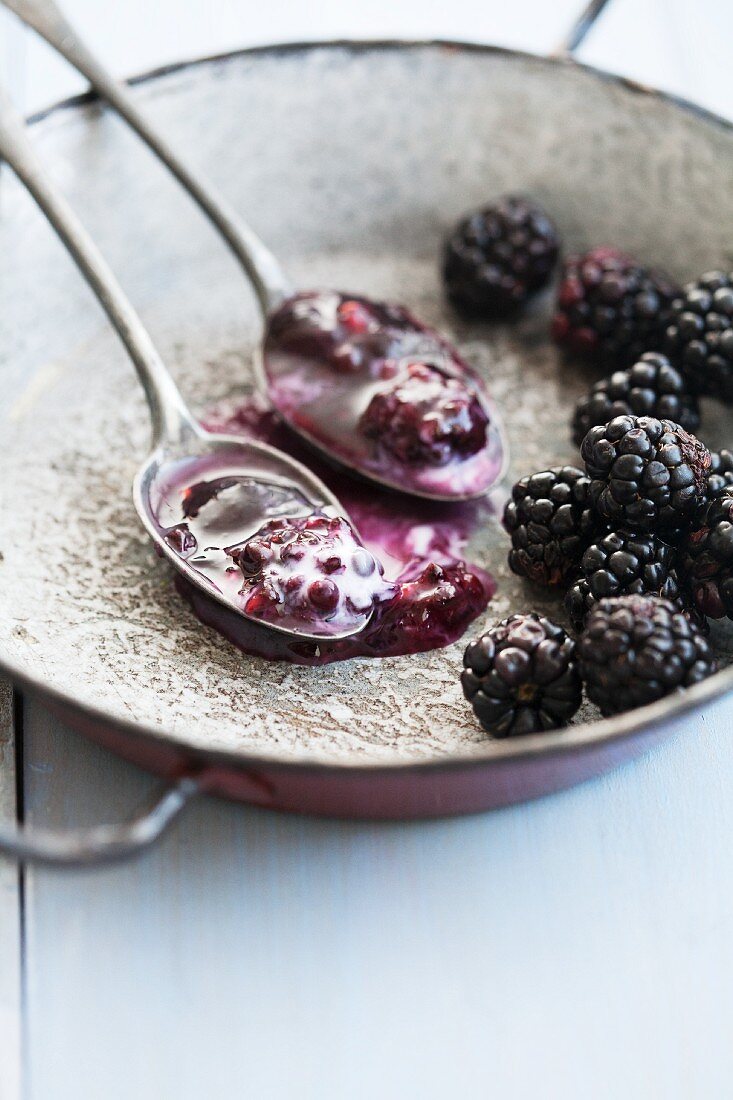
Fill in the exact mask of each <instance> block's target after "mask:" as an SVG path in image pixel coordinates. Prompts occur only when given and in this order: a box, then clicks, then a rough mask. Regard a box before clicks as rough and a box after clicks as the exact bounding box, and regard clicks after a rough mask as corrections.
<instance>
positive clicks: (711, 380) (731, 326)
mask: <svg viewBox="0 0 733 1100" xmlns="http://www.w3.org/2000/svg"><path fill="white" fill-rule="evenodd" d="M663 346H664V348H665V350H666V351H668V352H669V355H670V358H672V359H673V361H674V363H675V365H676V366H678V367H679V369H680V370H681V371H682V373H683V374H684V375H685V378H686V379H687V382H688V385H689V387H690V389H691V390H692V391H693V393H700V394H707V395H708V396H709V397H717V398H718V399H719V400H720V401H724V402H725V403H726V404H728V405H732V404H733V272H731V273H730V274H726V273H725V272H723V271H710V272H708V274H707V275H703V276H702V278H701V279H698V280H697V281H696V282H693V283H688V284H687V286H686V287H685V288H684V291H682V292H681V294H680V295H679V296H678V297H677V298H675V300H674V302H673V303H672V309H671V313H670V317H669V322H668V326H667V329H666V334H665V341H664V345H663Z"/></svg>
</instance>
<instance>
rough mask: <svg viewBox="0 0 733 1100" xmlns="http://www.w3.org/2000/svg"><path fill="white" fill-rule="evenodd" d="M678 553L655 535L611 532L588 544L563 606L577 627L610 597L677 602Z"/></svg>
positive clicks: (678, 585) (678, 590) (678, 583)
mask: <svg viewBox="0 0 733 1100" xmlns="http://www.w3.org/2000/svg"><path fill="white" fill-rule="evenodd" d="M676 558H677V552H676V550H675V549H674V547H672V546H670V545H669V543H666V542H663V541H662V539H660V538H658V537H657V535H652V534H641V533H638V532H633V531H611V532H610V533H609V534H607V535H606V536H605V538H602V539H601V540H600V541H599V542H596V543H594V544H593V545H592V546H589V547H588V549H587V550H586V552H585V554H584V555H583V559H582V561H581V564H580V576H579V577H578V579H577V580H576V582H575V584H574V585H573V586H572V587H571V588H570V590H569V591H568V594H567V597H566V600H565V606H566V607H567V610H568V614H569V615H570V618H571V620H572V623H573V625H574V626H575V627H576V628H577V629H580V628H581V627H582V626H583V623H584V622H585V620H586V618H587V617H588V615H589V613H590V612H591V611H592V610H593V608H594V607H595V606H596V605H597V604H598V602H599V601H600V600H602V599H606V598H608V597H611V596H628V595H652V596H664V597H666V598H667V599H669V600H672V601H677V600H678V599H679V598H680V592H681V586H680V582H679V580H678V578H677V573H676V570H675V564H676Z"/></svg>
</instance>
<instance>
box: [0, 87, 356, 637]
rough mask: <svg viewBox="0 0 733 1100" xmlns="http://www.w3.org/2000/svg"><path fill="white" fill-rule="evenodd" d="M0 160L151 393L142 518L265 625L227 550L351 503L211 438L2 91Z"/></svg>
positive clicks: (258, 455) (302, 625) (274, 457)
mask: <svg viewBox="0 0 733 1100" xmlns="http://www.w3.org/2000/svg"><path fill="white" fill-rule="evenodd" d="M0 158H3V159H4V160H6V161H7V163H8V164H9V165H10V167H11V168H12V169H13V171H14V172H15V174H16V175H17V177H18V178H19V180H20V181H21V182H22V183H23V184H24V186H25V187H26V188H27V190H28V191H29V192H30V194H31V195H32V196H33V198H34V199H35V201H36V203H37V204H38V206H39V207H40V208H41V210H42V211H43V213H44V214H45V215H46V217H47V218H48V220H49V222H50V223H51V225H52V226H53V228H54V229H55V230H56V232H57V233H58V235H59V237H60V238H61V240H62V241H63V243H64V245H65V246H66V248H67V250H68V251H69V252H70V254H71V256H72V257H73V259H74V261H75V263H76V265H77V267H78V268H79V270H80V271H81V273H82V274H83V275H84V277H85V278H86V280H87V282H88V283H89V286H90V287H91V289H92V290H93V292H94V294H95V295H96V297H97V298H98V299H99V302H100V303H101V305H102V306H103V308H104V309H105V311H106V313H107V315H108V317H109V319H110V321H111V322H112V324H113V325H114V327H115V329H116V330H117V332H118V334H119V336H120V338H121V339H122V342H123V344H124V345H125V347H126V349H127V351H128V353H129V355H130V358H131V359H132V361H133V364H134V366H135V369H136V371H137V375H138V378H139V379H140V382H141V383H142V386H143V389H144V390H145V396H146V398H147V402H148V406H149V408H150V416H151V420H152V453H151V454H150V456H149V458H148V459H147V460H146V461H145V462H144V463H143V465H142V466H141V467H140V470H139V471H138V473H137V476H136V478H135V481H134V487H133V498H134V502H135V507H136V509H137V512H138V515H139V516H140V519H141V520H142V522H143V525H144V526H145V528H146V530H147V531H148V533H149V534H150V536H151V538H152V539H153V541H154V542H155V545H156V546H157V547H158V548H159V549H160V550H161V551H162V553H163V554H164V555H165V557H166V558H167V559H168V560H169V561H170V562H171V563H172V564H173V565H174V566H175V568H176V569H177V570H178V571H179V572H180V573H181V574H182V575H183V577H184V578H185V579H186V581H188V582H189V583H190V584H192V585H195V586H196V587H197V588H200V589H201V590H202V591H204V592H205V593H206V595H208V596H210V597H212V598H214V599H216V600H218V601H219V602H220V603H223V604H224V605H225V606H227V607H229V608H233V609H234V610H235V611H237V612H238V613H239V614H242V615H244V617H245V618H249V619H252V620H253V621H256V622H259V623H262V622H263V618H262V615H261V614H250V613H248V612H247V611H246V610H245V608H244V607H243V601H242V599H241V598H240V597H239V590H240V589H241V588H242V585H243V582H244V580H245V578H244V576H243V573H242V571H240V569H239V568H238V566H237V565H235V564H234V561H235V559H234V558H233V557H232V555H231V553H227V552H226V551H225V548H228V549H229V550H231V548H232V546H234V547H236V546H241V545H242V544H244V543H245V542H246V541H247V540H248V539H250V538H251V536H252V535H254V534H255V533H256V532H258V531H259V529H260V528H261V527H262V525H263V524H264V523H266V522H267V521H268V520H271V519H275V520H277V517H295V518H296V520H297V518H298V517H300V518H301V519H302V520H303V522H305V517H308V516H311V515H312V513H313V512H316V513H319V514H323V515H324V516H325V517H328V518H330V519H334V518H335V517H343V518H344V519H346V514H345V512H344V510H343V508H342V507H341V505H340V503H339V501H338V500H337V499H336V497H335V496H334V495H333V493H331V492H330V491H329V490H328V489H327V488H326V486H325V485H324V484H323V483H322V482H321V481H320V480H319V479H318V478H317V477H315V476H314V475H313V474H312V473H311V472H310V470H308V469H306V468H305V467H304V466H302V465H301V464H300V463H299V462H296V461H295V460H294V459H291V458H289V457H288V456H287V455H285V454H283V453H282V452H281V451H278V450H276V449H275V448H274V447H270V446H268V445H266V444H264V443H256V442H249V441H247V442H245V441H243V440H242V439H241V438H238V437H233V436H226V435H212V434H210V433H208V432H206V431H204V429H203V428H202V427H201V426H200V424H198V423H197V421H196V420H195V419H194V417H193V416H192V414H191V413H190V412H189V410H188V409H187V408H186V405H185V403H184V401H183V398H182V397H181V395H180V393H179V392H178V389H177V388H176V386H175V383H174V382H173V379H172V378H171V376H170V374H169V373H168V371H167V369H166V367H165V365H164V363H163V360H162V359H161V357H160V355H159V354H158V352H157V350H156V349H155V347H154V345H153V342H152V340H151V338H150V336H149V335H148V333H147V331H146V330H145V328H144V326H143V324H142V322H141V320H140V318H139V317H138V315H137V314H136V312H135V311H134V309H133V307H132V305H131V304H130V302H129V301H128V299H127V297H126V296H125V294H124V292H123V290H122V288H121V287H120V285H119V283H118V282H117V279H116V278H115V276H114V274H113V273H112V271H111V270H110V268H109V267H108V265H107V263H106V261H105V260H104V258H103V257H102V255H101V253H100V252H99V250H98V249H97V247H96V245H95V244H94V242H93V241H92V239H91V237H90V236H89V234H88V233H87V231H86V230H85V229H84V227H83V225H82V224H81V222H80V221H79V219H78V218H77V216H76V215H75V213H74V212H73V210H72V209H71V207H70V206H69V204H68V203H67V202H66V200H65V199H64V197H63V196H62V195H61V194H60V192H59V191H58V189H57V188H56V187H55V185H54V184H53V183H52V181H51V179H50V177H49V176H48V174H47V173H46V172H45V171H44V169H43V167H42V166H41V164H40V162H39V160H38V158H37V157H36V155H35V153H34V151H33V149H32V147H31V145H30V142H29V140H28V137H27V135H26V131H25V125H24V123H23V120H22V118H21V117H20V115H19V114H18V113H17V112H16V110H15V108H14V107H13V105H12V104H11V102H10V100H9V99H8V97H7V95H6V93H5V92H4V91H3V90H2V89H0ZM186 501H188V504H187V503H186ZM182 502H183V503H182ZM194 503H195V506H194ZM346 522H347V523H348V522H349V521H348V520H347V519H346ZM351 530H352V531H353V527H352V528H351ZM202 536H206V542H205V543H202V542H201V538H202ZM212 543H213V544H214V545H212ZM195 544H197V545H195ZM353 550H354V552H357V553H358V558H357V559H356V560H357V562H358V564H359V565H360V568H361V575H362V580H361V581H360V582H359V583H360V586H361V587H360V595H361V596H362V597H363V596H364V591H365V584H366V582H365V581H364V580H363V576H364V573H365V563H366V565H367V566H368V565H369V561H373V559H371V555H369V554H368V552H367V551H366V550H364V549H363V548H362V547H361V545H360V544H359V543H358V542H357V543H356V545H355V546H354V547H353ZM367 559H369V561H367ZM375 580H376V578H375ZM366 602H367V601H366V600H365V599H364V598H362V599H361V604H360V606H361V607H362V608H363V610H362V611H361V612H360V613H359V614H353V615H350V616H344V615H341V614H340V613H339V614H338V615H337V616H336V617H335V619H334V617H333V616H332V619H331V621H329V622H327V621H326V620H325V618H324V617H323V616H321V618H318V616H316V620H317V621H316V620H314V621H309V620H305V619H303V620H301V619H300V618H297V619H295V618H293V616H288V615H287V614H286V615H285V618H283V619H281V620H280V621H278V622H273V621H271V619H270V618H268V619H267V621H266V624H265V625H267V626H271V627H273V628H274V629H276V630H279V631H281V632H282V633H285V634H289V635H292V636H295V637H305V638H315V639H321V640H322V639H323V638H324V637H327V638H329V639H338V638H345V637H350V636H351V635H353V634H357V633H359V632H360V631H361V630H362V629H363V628H364V626H365V625H366V624H367V622H368V621H369V618H370V617H371V607H370V608H369V609H368V610H367V609H366ZM286 605H287V601H286ZM347 618H348V621H346V619H347ZM334 622H335V623H336V626H334Z"/></svg>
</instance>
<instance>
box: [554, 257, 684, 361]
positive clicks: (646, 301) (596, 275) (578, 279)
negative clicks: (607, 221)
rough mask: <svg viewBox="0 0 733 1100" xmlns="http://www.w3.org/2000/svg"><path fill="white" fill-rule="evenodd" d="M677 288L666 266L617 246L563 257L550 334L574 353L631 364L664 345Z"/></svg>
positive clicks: (596, 359) (598, 359)
mask: <svg viewBox="0 0 733 1100" xmlns="http://www.w3.org/2000/svg"><path fill="white" fill-rule="evenodd" d="M678 293H679V289H678V287H677V286H676V285H675V284H674V283H673V282H672V280H671V279H670V278H669V277H668V276H667V275H664V274H663V273H662V272H660V271H652V270H649V269H647V268H645V267H642V266H641V265H640V264H638V263H637V262H636V260H632V259H631V258H630V257H629V256H626V255H625V254H624V253H623V252H619V251H618V250H617V249H615V248H594V249H592V251H590V252H586V253H585V255H583V256H571V257H570V258H569V259H568V260H567V261H566V263H565V271H564V276H563V281H562V284H561V286H560V290H559V293H558V299H557V312H556V313H555V317H554V319H553V322H552V336H553V338H554V339H555V340H556V341H557V343H558V344H560V345H562V346H563V347H566V348H567V349H568V350H569V351H571V352H573V353H574V354H576V355H580V356H583V357H584V358H588V359H593V360H595V361H597V362H599V363H602V364H607V365H609V366H615V367H627V366H629V365H630V364H631V363H634V362H636V360H637V359H638V358H639V356H640V355H642V354H643V353H644V352H645V351H649V350H650V349H652V348H655V347H659V346H660V344H661V339H662V335H663V333H664V330H665V328H666V326H667V322H668V316H669V308H670V305H671V302H672V299H673V298H674V297H675V295H676V294H678Z"/></svg>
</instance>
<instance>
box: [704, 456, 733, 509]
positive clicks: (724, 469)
mask: <svg viewBox="0 0 733 1100" xmlns="http://www.w3.org/2000/svg"><path fill="white" fill-rule="evenodd" d="M710 458H711V462H710V470H709V472H708V488H707V496H708V499H709V500H715V499H716V498H717V497H722V496H733V451H711V452H710Z"/></svg>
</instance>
